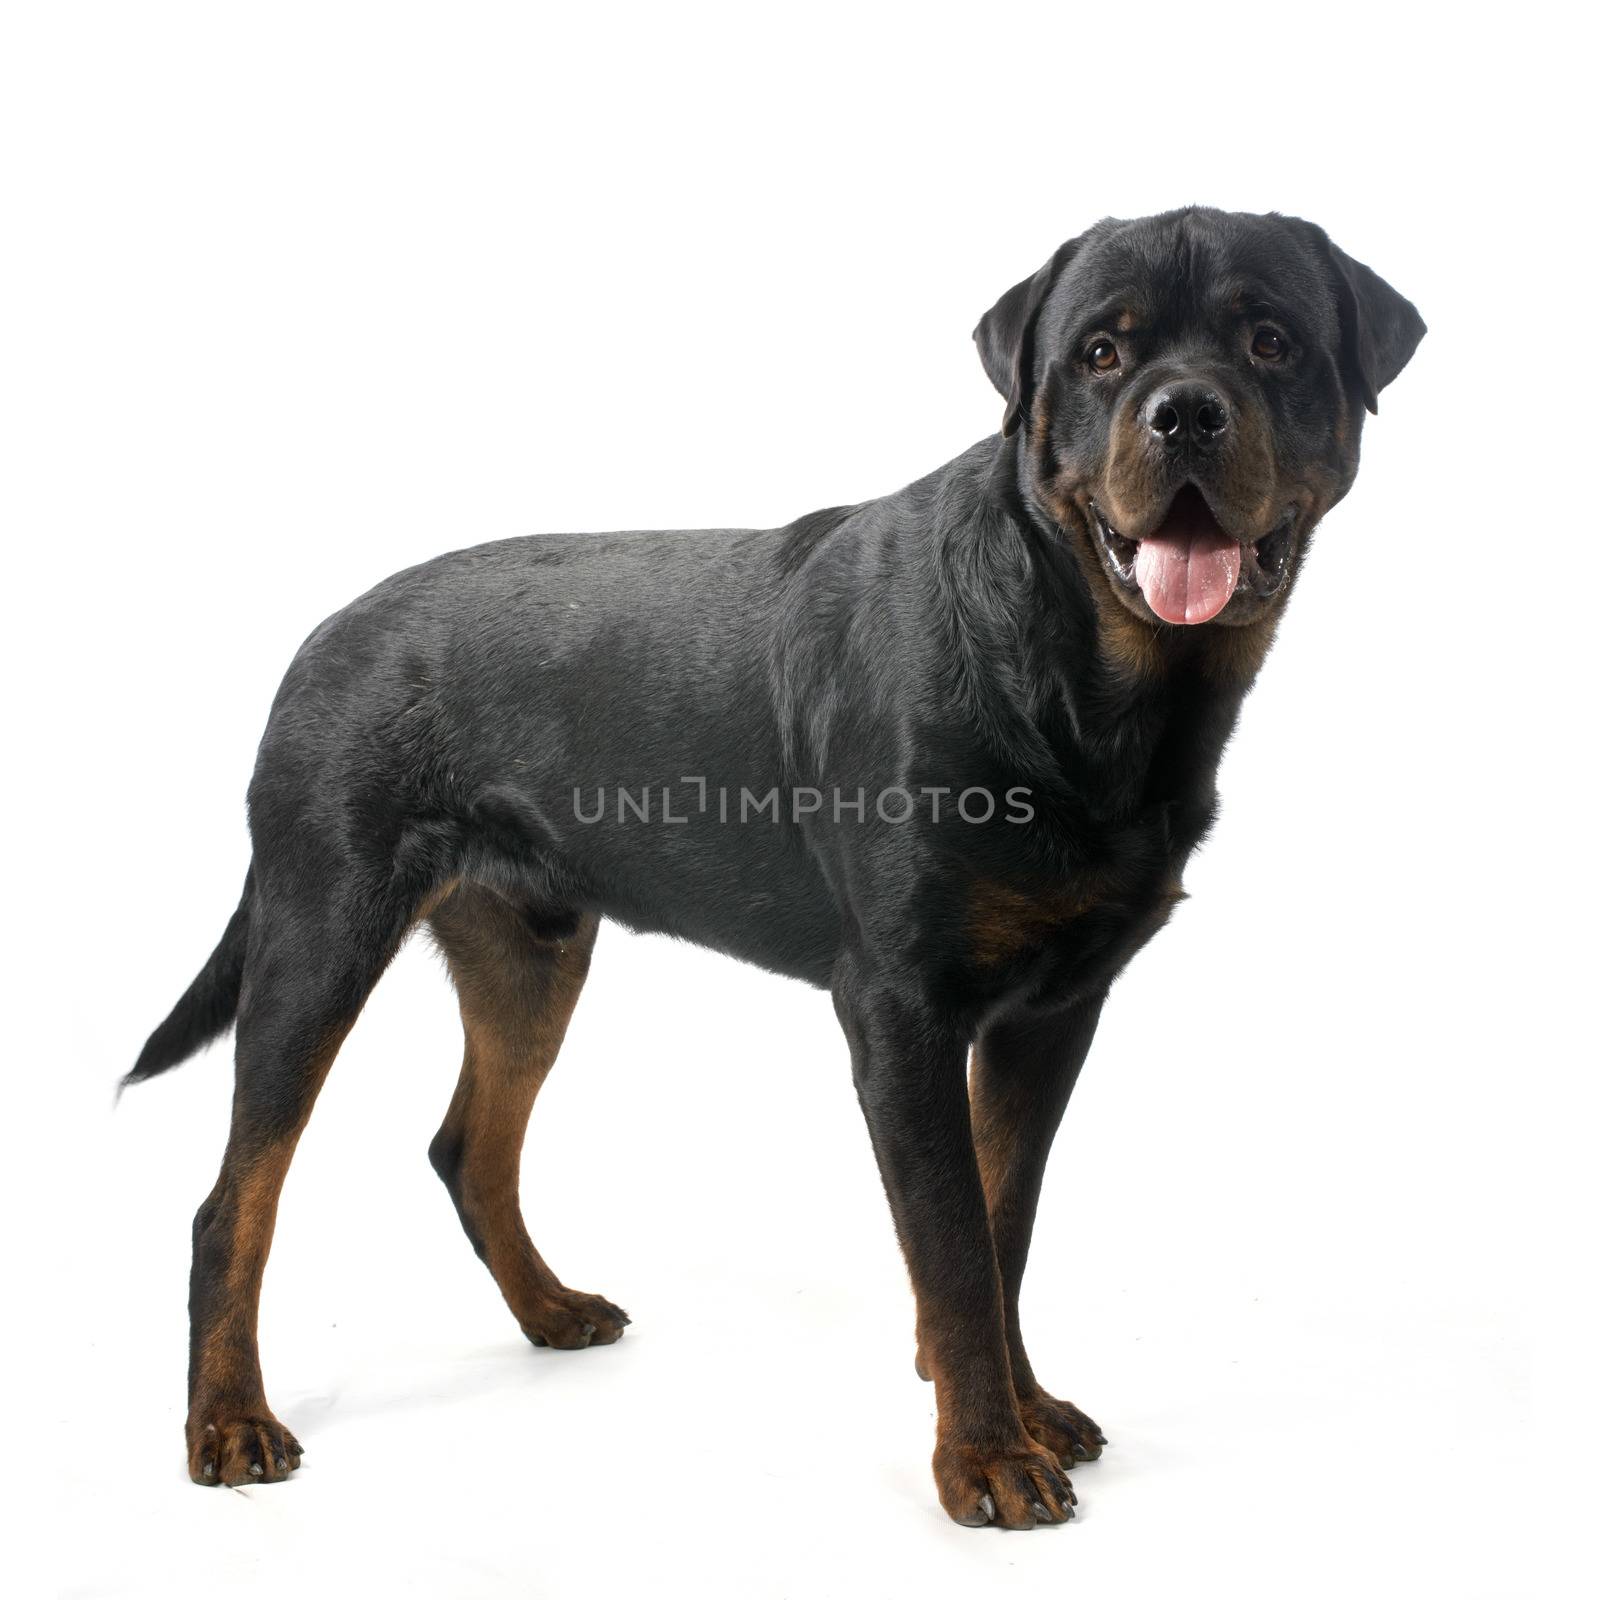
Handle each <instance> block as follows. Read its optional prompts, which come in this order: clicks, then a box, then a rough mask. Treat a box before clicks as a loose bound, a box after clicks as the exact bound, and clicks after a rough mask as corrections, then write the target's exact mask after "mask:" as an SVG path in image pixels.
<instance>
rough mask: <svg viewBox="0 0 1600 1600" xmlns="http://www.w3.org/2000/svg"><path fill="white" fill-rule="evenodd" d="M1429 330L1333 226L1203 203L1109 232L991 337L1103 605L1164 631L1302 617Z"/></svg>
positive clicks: (997, 377) (1058, 511)
mask: <svg viewBox="0 0 1600 1600" xmlns="http://www.w3.org/2000/svg"><path fill="white" fill-rule="evenodd" d="M1424 331H1425V330H1424V327H1423V322H1422V318H1421V317H1420V316H1418V315H1417V310H1416V307H1415V306H1413V305H1412V304H1411V302H1410V301H1409V300H1407V299H1405V298H1404V297H1403V296H1402V295H1400V294H1398V293H1396V291H1395V290H1393V289H1391V288H1390V287H1389V285H1388V284H1387V283H1385V282H1384V281H1383V279H1382V278H1380V277H1378V275H1377V274H1376V273H1374V272H1373V271H1371V270H1370V269H1369V268H1367V267H1365V266H1363V265H1362V264H1361V263H1360V262H1359V261H1354V260H1352V259H1351V258H1350V257H1349V256H1347V255H1346V254H1345V253H1344V252H1343V251H1342V250H1340V249H1339V248H1338V247H1337V246H1335V245H1334V244H1332V243H1331V242H1330V241H1329V239H1328V237H1327V235H1326V234H1325V233H1323V231H1322V230H1321V229H1320V228H1318V227H1316V226H1314V225H1313V224H1311V223H1309V222H1302V221H1300V220H1299V219H1298V218H1295V217H1281V216H1276V215H1273V216H1248V215H1240V214H1237V213H1231V212H1222V211H1211V210H1201V209H1191V210H1186V211H1173V212H1168V213H1166V214H1165V215H1163V216H1159V217H1148V218H1145V219H1143V220H1141V221H1137V222H1120V221H1115V220H1107V221H1105V222H1101V223H1099V224H1097V225H1096V226H1095V227H1093V228H1091V229H1090V230H1089V232H1087V233H1086V234H1084V235H1083V236H1082V237H1081V238H1077V239H1073V240H1071V241H1070V242H1069V243H1067V244H1064V245H1062V246H1061V248H1060V249H1059V250H1057V251H1056V253H1055V254H1054V255H1053V256H1052V257H1051V258H1050V260H1049V261H1048V262H1047V263H1046V264H1045V265H1044V266H1043V267H1041V268H1040V269H1039V271H1038V272H1036V273H1035V274H1034V275H1033V276H1032V277H1031V278H1028V279H1026V280H1024V281H1023V282H1022V283H1019V284H1017V285H1016V287H1015V288H1013V289H1011V290H1009V291H1008V292H1007V293H1006V294H1004V295H1002V296H1001V298H1000V300H999V301H998V302H997V303H996V304H995V306H994V307H993V309H992V310H991V311H989V313H988V314H987V315H986V316H985V317H984V318H983V320H982V321H981V322H980V323H979V324H978V327H977V330H976V333H975V335H974V337H975V338H976V339H977V341H978V349H979V352H980V354H981V355H982V357H983V364H984V369H985V370H986V371H987V372H988V374H989V376H990V378H991V379H992V380H993V381H994V384H995V387H996V388H998V389H999V391H1000V393H1001V394H1002V395H1004V396H1005V400H1006V409H1005V418H1004V423H1003V430H1004V432H1005V433H1006V434H1008V435H1009V434H1012V433H1015V432H1016V431H1017V430H1018V429H1019V428H1020V429H1022V430H1023V432H1024V434H1025V460H1026V463H1027V475H1028V481H1029V487H1030V489H1031V491H1032V493H1033V494H1034V495H1035V496H1036V497H1037V498H1038V500H1039V501H1040V502H1041V503H1042V504H1043V505H1044V507H1045V508H1046V509H1047V510H1048V511H1049V513H1050V514H1051V516H1052V517H1053V518H1054V519H1055V521H1057V522H1058V523H1059V524H1060V525H1061V526H1062V528H1063V529H1065V530H1066V532H1067V534H1068V537H1069V538H1070V540H1071V541H1072V544H1073V547H1074V550H1075V552H1076V553H1077V555H1078V557H1079V560H1080V562H1081V564H1082V565H1083V566H1084V568H1085V570H1086V572H1087V573H1088V574H1089V577H1090V581H1091V583H1092V584H1093V585H1094V586H1095V588H1096V594H1097V600H1098V601H1099V602H1100V603H1101V604H1102V605H1104V604H1110V605H1111V607H1112V609H1113V610H1114V611H1115V610H1116V604H1115V602H1116V601H1119V602H1120V603H1121V606H1122V607H1124V608H1126V611H1128V612H1131V613H1132V614H1133V615H1134V616H1135V617H1137V618H1139V619H1140V620H1141V621H1142V622H1144V623H1146V624H1149V625H1151V626H1152V627H1156V628H1159V627H1161V626H1163V625H1166V624H1184V623H1187V624H1191V625H1192V624H1201V623H1209V622H1217V623H1219V624H1227V625H1235V626H1242V625H1248V624H1252V623H1257V622H1260V621H1263V620H1264V619H1267V618H1268V617H1270V615H1271V614H1272V612H1273V611H1274V610H1275V609H1276V608H1277V607H1278V606H1280V605H1281V604H1282V601H1283V599H1284V597H1285V595H1286V594H1287V593H1288V591H1289V589H1290V588H1291V587H1292V585H1293V583H1294V579H1295V575H1296V573H1297V571H1298V570H1299V565H1300V561H1301V558H1302V556H1303V555H1304V553H1305V549H1306V545H1307V542H1308V540H1309V538H1310V534H1311V531H1312V529H1313V528H1314V527H1315V526H1316V524H1317V521H1318V519H1319V518H1320V517H1321V516H1322V514H1323V513H1324V512H1325V511H1326V510H1327V509H1328V508H1329V506H1331V505H1333V504H1334V503H1335V502H1336V501H1337V500H1339V499H1340V498H1341V497H1342V496H1343V495H1344V493H1345V491H1346V490H1348V489H1349V487H1350V484H1351V482H1352V481H1353V480H1354V478H1355V473H1356V463H1357V457H1358V454H1359V448H1360V439H1361V422H1362V413H1363V410H1367V411H1376V410H1377V400H1378V392H1379V391H1380V390H1381V389H1382V388H1383V387H1384V386H1385V385H1386V384H1387V383H1389V382H1390V381H1391V380H1392V379H1393V378H1394V377H1395V376H1396V374H1398V373H1399V371H1400V369H1401V368H1402V367H1404V366H1405V364H1406V362H1407V361H1409V360H1410V359H1411V354H1412V352H1413V351H1414V350H1415V349H1416V347H1417V343H1418V341H1419V340H1420V339H1421V338H1422V335H1423V332H1424ZM1111 596H1115V601H1112V600H1111V599H1110V597H1111Z"/></svg>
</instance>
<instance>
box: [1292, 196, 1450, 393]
mask: <svg viewBox="0 0 1600 1600" xmlns="http://www.w3.org/2000/svg"><path fill="white" fill-rule="evenodd" d="M1312 231H1313V232H1314V233H1315V234H1316V236H1317V240H1318V242H1319V243H1320V244H1321V246H1322V248H1323V250H1324V251H1325V252H1326V254H1327V257H1328V260H1329V261H1330V262H1331V263H1332V264H1333V271H1334V287H1335V289H1336V291H1337V293H1338V296H1339V335H1340V343H1341V346H1342V348H1341V351H1340V355H1341V359H1342V361H1343V364H1344V370H1345V373H1346V376H1347V378H1348V379H1349V381H1350V382H1351V383H1352V385H1353V387H1354V388H1355V391H1356V392H1357V393H1358V394H1359V395H1360V396H1361V399H1362V400H1363V402H1364V403H1365V404H1366V408H1367V410H1368V411H1370V412H1372V414H1373V415H1374V416H1376V415H1377V413H1378V391H1379V390H1380V389H1384V388H1387V387H1388V385H1389V384H1391V383H1393V382H1394V380H1395V379H1396V378H1398V377H1399V376H1400V372H1401V369H1402V368H1403V367H1404V366H1405V364H1406V363H1407V362H1408V361H1409V360H1410V359H1411V357H1412V356H1413V355H1414V354H1415V353H1416V348H1417V346H1418V345H1419V344H1421V342H1422V336H1423V334H1425V333H1426V332H1427V331H1428V325H1427V323H1425V322H1424V321H1423V320H1422V317H1421V316H1420V315H1419V314H1418V311H1417V308H1416V307H1415V306H1414V305H1412V303H1411V302H1410V301H1409V300H1407V299H1406V297H1405V296H1404V295H1403V294H1401V293H1400V291H1399V290H1398V289H1391V288H1390V287H1389V285H1388V284H1387V283H1385V282H1384V281H1383V279H1382V278H1380V277H1379V276H1378V274H1377V273H1376V272H1374V271H1373V270H1372V268H1371V267H1368V266H1364V265H1363V264H1362V263H1361V262H1359V261H1357V260H1355V258H1354V257H1352V256H1347V255H1346V254H1345V253H1344V251H1343V250H1341V249H1340V248H1339V247H1338V245H1336V244H1335V243H1334V242H1333V241H1332V240H1331V239H1330V238H1329V237H1328V236H1327V234H1325V233H1324V232H1323V231H1322V229H1321V228H1318V227H1315V226H1313V227H1312Z"/></svg>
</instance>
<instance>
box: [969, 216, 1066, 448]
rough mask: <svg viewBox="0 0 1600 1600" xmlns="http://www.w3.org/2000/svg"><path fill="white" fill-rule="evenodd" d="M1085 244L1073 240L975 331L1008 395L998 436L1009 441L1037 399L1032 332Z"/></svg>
mask: <svg viewBox="0 0 1600 1600" xmlns="http://www.w3.org/2000/svg"><path fill="white" fill-rule="evenodd" d="M1082 242H1083V241H1082V239H1081V238H1080V239H1069V240H1068V241H1067V242H1066V243H1065V244H1064V245H1062V246H1061V247H1060V249H1058V250H1057V251H1056V253H1055V254H1054V255H1053V256H1051V257H1050V259H1049V260H1048V261H1047V262H1045V264H1044V265H1043V266H1042V267H1040V268H1039V270H1038V271H1037V272H1036V273H1034V275H1033V276H1032V277H1031V278H1024V279H1023V280H1022V282H1021V283H1018V284H1013V285H1012V286H1011V288H1009V289H1007V290H1006V292H1005V293H1004V294H1003V295H1001V296H1000V298H999V299H998V300H996V301H995V303H994V304H993V305H992V306H990V307H989V309H988V310H987V311H986V312H984V314H983V317H982V319H981V320H980V321H979V323H978V326H977V327H976V328H974V329H973V330H972V337H973V338H974V339H976V340H977V341H978V356H979V358H980V359H981V360H982V362H983V370H984V371H985V372H987V373H988V374H989V381H990V383H992V384H993V385H994V386H995V388H997V389H998V390H999V391H1000V393H1001V394H1002V395H1004V396H1005V401H1006V411H1005V416H1004V418H1003V419H1002V420H1001V423H1000V432H1001V433H1002V434H1004V435H1005V436H1006V437H1007V438H1009V437H1010V436H1011V435H1012V434H1014V433H1015V432H1016V431H1017V429H1018V427H1020V426H1021V424H1022V420H1023V418H1024V417H1026V416H1027V414H1028V406H1029V404H1030V402H1031V401H1032V399H1033V330H1034V325H1035V324H1036V323H1037V322H1038V320H1039V308H1040V306H1042V305H1043V304H1044V301H1045V296H1046V295H1048V294H1049V293H1050V290H1051V289H1052V287H1054V285H1055V281H1056V279H1057V278H1058V277H1059V276H1060V275H1061V269H1062V268H1063V267H1064V266H1066V264H1067V263H1068V262H1069V261H1070V260H1071V259H1072V257H1073V254H1074V253H1075V252H1076V250H1077V248H1078V246H1079V245H1080V244H1081V243H1082Z"/></svg>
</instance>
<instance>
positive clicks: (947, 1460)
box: [933, 1440, 1078, 1528]
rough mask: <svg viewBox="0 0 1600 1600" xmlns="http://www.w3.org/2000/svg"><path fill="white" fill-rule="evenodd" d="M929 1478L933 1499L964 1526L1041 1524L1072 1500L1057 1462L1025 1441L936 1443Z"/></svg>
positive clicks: (1068, 1508) (1064, 1513)
mask: <svg viewBox="0 0 1600 1600" xmlns="http://www.w3.org/2000/svg"><path fill="white" fill-rule="evenodd" d="M933 1478H934V1482H935V1483H936V1484H937V1485H938V1487H939V1503H940V1504H941V1505H942V1506H943V1507H944V1508H945V1510H946V1511H947V1512H949V1514H950V1516H951V1518H952V1519H953V1520H954V1521H956V1522H959V1523H960V1524H961V1525H962V1526H963V1527H966V1528H982V1527H987V1526H988V1525H989V1524H991V1523H992V1524H993V1525H994V1526H995V1527H997V1528H1034V1527H1041V1526H1046V1527H1047V1526H1049V1525H1050V1524H1052V1523H1060V1522H1066V1521H1068V1520H1070V1518H1071V1517H1072V1515H1073V1511H1072V1508H1073V1507H1074V1506H1075V1505H1076V1504H1077V1503H1078V1497H1077V1496H1076V1495H1075V1494H1074V1493H1073V1492H1072V1484H1071V1483H1070V1482H1069V1481H1068V1479H1067V1476H1066V1474H1065V1473H1064V1472H1063V1471H1062V1470H1061V1465H1060V1463H1059V1462H1058V1461H1057V1460H1056V1458H1055V1457H1054V1456H1053V1455H1051V1454H1050V1452H1049V1451H1048V1450H1045V1449H1042V1448H1041V1447H1040V1446H1039V1445H1037V1444H1034V1443H1033V1442H1032V1441H1031V1440H1029V1441H1027V1442H1025V1443H1024V1444H1021V1445H1018V1446H1015V1447H1013V1448H1012V1449H1009V1450H1003V1449H984V1448H979V1447H975V1446H971V1445H940V1446H939V1448H938V1449H937V1450H935V1451H934V1452H933Z"/></svg>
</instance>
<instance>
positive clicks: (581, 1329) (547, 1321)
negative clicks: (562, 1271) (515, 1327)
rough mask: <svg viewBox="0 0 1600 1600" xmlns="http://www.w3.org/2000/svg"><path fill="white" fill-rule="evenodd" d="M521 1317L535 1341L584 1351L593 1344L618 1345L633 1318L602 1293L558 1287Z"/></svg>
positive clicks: (524, 1329)
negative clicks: (582, 1292)
mask: <svg viewBox="0 0 1600 1600" xmlns="http://www.w3.org/2000/svg"><path fill="white" fill-rule="evenodd" d="M519 1320H520V1321H521V1324H522V1331H523V1332H524V1333H525V1334H527V1336H528V1337H529V1339H531V1340H532V1341H533V1343H534V1344H538V1345H549V1346H551V1348H552V1349H555V1350H583V1349H586V1348H587V1347H588V1346H589V1345H592V1344H615V1343H616V1342H617V1340H618V1339H620V1338H621V1337H622V1330H623V1329H624V1328H626V1327H627V1326H628V1324H629V1323H630V1322H631V1321H632V1320H633V1318H632V1317H630V1316H629V1315H628V1313H627V1312H626V1311H624V1310H623V1309H622V1307H621V1306H614V1305H612V1303H611V1302H610V1301H609V1300H607V1299H605V1298H604V1297H603V1296H602V1295H598V1294H580V1293H579V1292H578V1290H576V1289H558V1290H556V1292H555V1293H554V1294H553V1295H551V1296H549V1297H548V1298H546V1299H544V1300H542V1301H540V1303H539V1304H538V1305H537V1306H535V1307H534V1308H533V1310H532V1313H531V1315H528V1316H525V1317H522V1318H520V1319H519Z"/></svg>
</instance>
